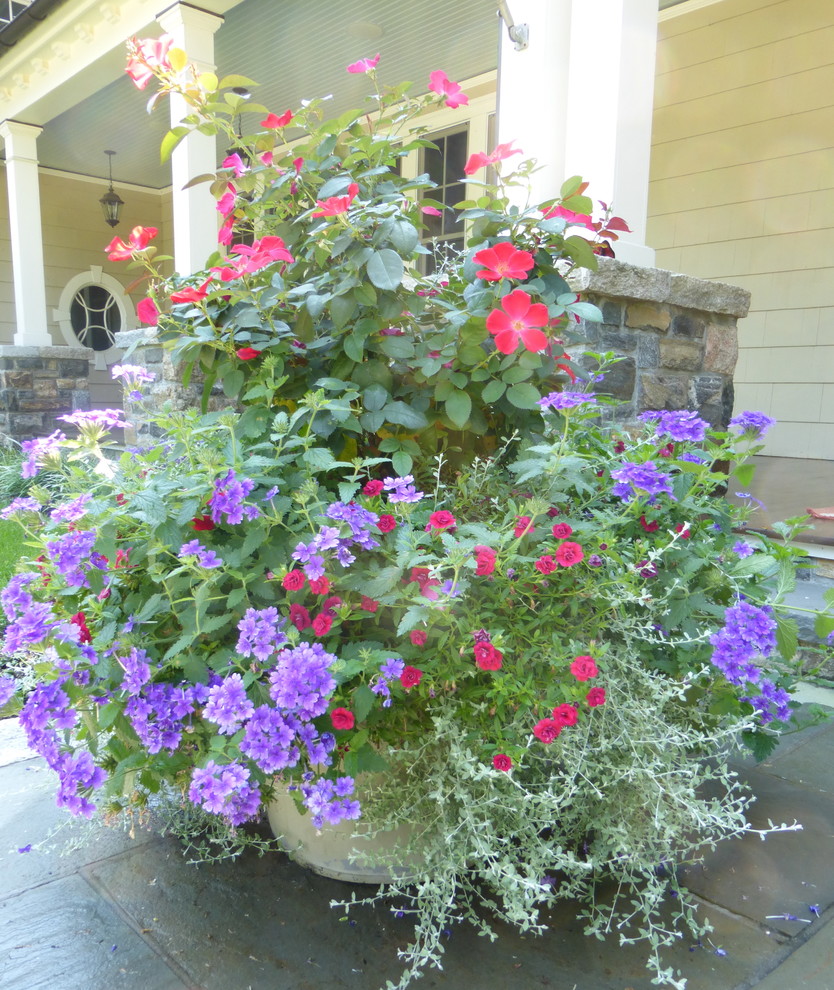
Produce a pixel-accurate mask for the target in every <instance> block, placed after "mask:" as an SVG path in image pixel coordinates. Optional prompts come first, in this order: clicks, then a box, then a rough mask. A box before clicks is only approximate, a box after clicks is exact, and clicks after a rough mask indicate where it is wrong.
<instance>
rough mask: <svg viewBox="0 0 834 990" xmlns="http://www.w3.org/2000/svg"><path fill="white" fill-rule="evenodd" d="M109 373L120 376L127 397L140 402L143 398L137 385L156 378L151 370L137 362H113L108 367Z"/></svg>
mask: <svg viewBox="0 0 834 990" xmlns="http://www.w3.org/2000/svg"><path fill="white" fill-rule="evenodd" d="M110 374H111V376H112V377H113V378H121V379H122V380H123V381H124V387H125V389H127V392H128V398H129V399H132V400H133V401H134V402H141V401H142V399H143V398H144V396H143V395H142V392H141V391H140V390H139V386H140V385H144V384H146V383H147V382H152V381H154V379H155V378H156V375H155V374H154V373H153V372H152V371H148V369H147V368H143V367H141V365H138V364H114V365H113V367H112V368H111V369H110Z"/></svg>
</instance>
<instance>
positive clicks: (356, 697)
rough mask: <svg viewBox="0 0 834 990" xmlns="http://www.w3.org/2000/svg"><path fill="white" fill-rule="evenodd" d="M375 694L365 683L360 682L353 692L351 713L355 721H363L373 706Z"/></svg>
mask: <svg viewBox="0 0 834 990" xmlns="http://www.w3.org/2000/svg"><path fill="white" fill-rule="evenodd" d="M374 701H376V695H375V694H374V693H373V691H372V690H371V689H370V688H369V687H367V685H365V684H360V685H359V687H358V688H357V689H356V690H355V691H354V692H353V714H354V715H355V716H356V721H357V722H364V721H365V719H366V718H367V717H368V712H370V710H371V709H372V708H373V706H374Z"/></svg>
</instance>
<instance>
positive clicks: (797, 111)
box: [648, 0, 834, 458]
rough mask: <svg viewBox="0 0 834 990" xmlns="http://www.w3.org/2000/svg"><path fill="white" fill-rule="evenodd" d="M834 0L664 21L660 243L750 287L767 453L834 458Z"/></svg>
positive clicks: (744, 348)
mask: <svg viewBox="0 0 834 990" xmlns="http://www.w3.org/2000/svg"><path fill="white" fill-rule="evenodd" d="M832 133H834V4H833V3H831V0H724V2H722V3H716V4H712V5H709V6H707V7H704V8H702V9H700V10H695V11H692V12H690V13H684V14H681V15H680V16H676V17H672V18H669V19H668V20H663V21H661V23H660V25H659V45H658V61H657V80H656V88H655V114H654V131H653V150H652V165H651V185H650V195H649V225H648V241H649V243H650V244H651V245H652V246H653V247H654V248H655V249H656V250H657V264H658V267H661V268H669V269H671V270H673V271H677V272H686V273H687V274H689V275H696V276H700V277H703V278H710V279H720V280H722V281H725V282H731V283H733V284H735V285H738V286H741V287H743V288H745V289H747V290H749V291H750V293H751V295H752V303H751V310H750V315H749V316H748V317H747V319H745V320H742V321H741V322H740V323H739V344H740V354H739V362H738V367H737V369H736V375H735V383H736V403H735V409H736V411H740V410H743V409H759V410H762V411H764V412H766V413H768V414H769V415H771V416H773V417H774V418H776V419H777V420H778V421H779V422H778V425H777V426H776V427H774V429H773V430H772V431H771V433H770V435H769V437H768V440H767V444H766V448H765V452H766V453H768V454H772V455H779V456H793V457H817V458H830V457H834V430H832V426H834V158H832V152H831V141H832V137H831V136H832Z"/></svg>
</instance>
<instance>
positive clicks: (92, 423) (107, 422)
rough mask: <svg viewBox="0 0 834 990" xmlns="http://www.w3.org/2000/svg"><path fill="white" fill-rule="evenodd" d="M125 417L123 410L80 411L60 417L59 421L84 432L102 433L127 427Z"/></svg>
mask: <svg viewBox="0 0 834 990" xmlns="http://www.w3.org/2000/svg"><path fill="white" fill-rule="evenodd" d="M123 417H124V413H123V412H122V410H121V409H79V410H76V412H73V413H68V414H67V415H66V416H58V419H61V420H63V421H64V422H65V423H71V424H72V425H73V426H77V427H78V428H79V429H80V430H82V431H83V430H84V429H85V428H86V429H90V430H93V429H94V430H96V431H100V430H118V429H121V428H122V427H124V426H127V425H128V424H127V422H126V421H125V420H124V419H123Z"/></svg>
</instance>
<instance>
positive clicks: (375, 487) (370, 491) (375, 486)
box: [362, 481, 383, 498]
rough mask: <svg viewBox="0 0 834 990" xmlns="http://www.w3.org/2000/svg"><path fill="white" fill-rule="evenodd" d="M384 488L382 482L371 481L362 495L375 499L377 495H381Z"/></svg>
mask: <svg viewBox="0 0 834 990" xmlns="http://www.w3.org/2000/svg"><path fill="white" fill-rule="evenodd" d="M382 487H383V486H382V482H381V481H369V482H368V483H367V484H366V485H365V487H364V488H363V489H362V494H363V495H367V496H368V497H369V498H373V497H374V496H375V495H379V493H380V492H381V491H382Z"/></svg>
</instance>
